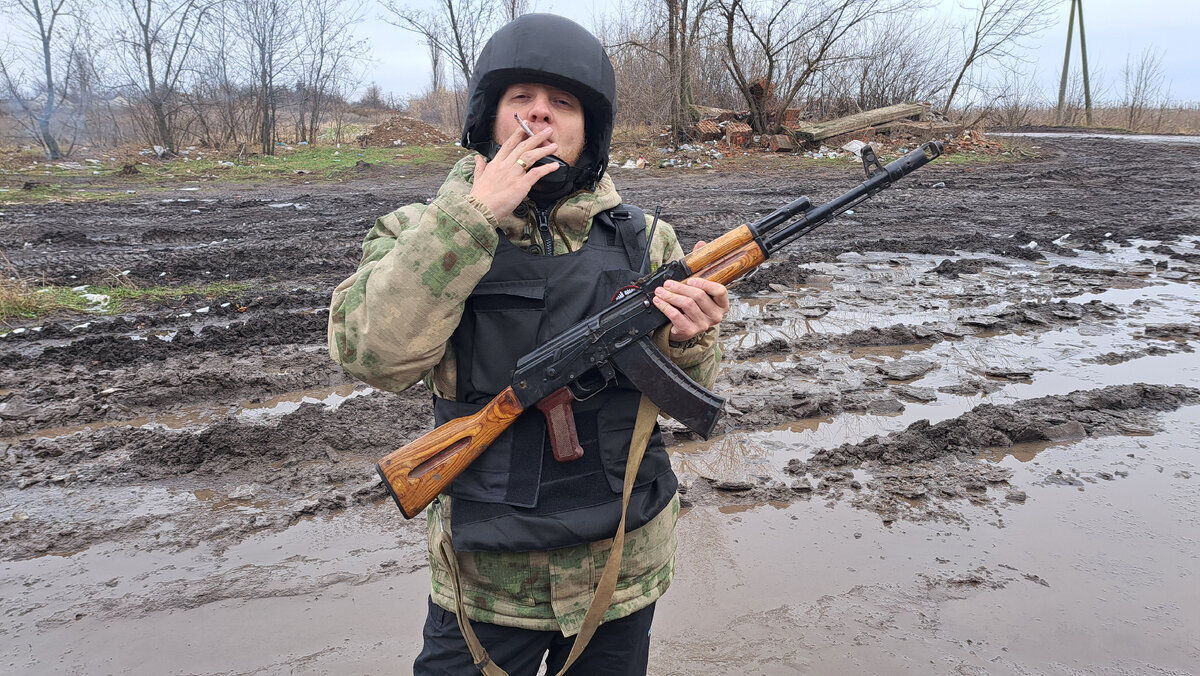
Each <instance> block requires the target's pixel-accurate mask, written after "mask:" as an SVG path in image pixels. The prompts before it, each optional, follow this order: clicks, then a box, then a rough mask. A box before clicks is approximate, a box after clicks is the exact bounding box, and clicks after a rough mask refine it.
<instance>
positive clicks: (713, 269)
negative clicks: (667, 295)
mask: <svg viewBox="0 0 1200 676" xmlns="http://www.w3.org/2000/svg"><path fill="white" fill-rule="evenodd" d="M740 230H745V231H746V234H747V236H748V237H749V241H748V242H746V243H744V244H742V245H741V246H738V247H737V248H736V249H734V250H733V251H729V250H728V249H724V247H720V248H717V245H718V244H720V243H721V240H722V239H724V238H725V237H727V236H728V234H733V233H736V232H738V231H740ZM749 232H750V231H749V228H747V227H746V226H744V225H743V226H742V227H740V228H738V229H737V230H734V231H733V232H732V233H728V234H727V235H725V236H723V237H721V238H720V239H717V240H715V241H713V242H712V243H710V244H708V245H706V246H704V247H702V248H701V249H700V251H697V252H695V253H694V254H693V255H696V254H702V253H704V252H706V251H708V249H709V248H713V249H714V253H716V255H713V256H708V257H706V259H705V261H706V262H705V264H704V265H703V266H700V267H692V264H691V262H690V261H687V260H686V259H685V262H686V263H687V265H688V269H690V270H692V271H694V273H695V274H693V275H692V276H693V277H700V278H702V279H708V280H712V281H714V282H717V283H719V284H725V285H728V284H730V283H731V282H733V281H735V280H738V279H741V278H742V277H743V276H744V275H745V274H746V273H748V272H750V271H751V270H753V269H754V268H756V267H758V266H759V265H761V264H762V262H763V261H764V260H766V256H765V255H764V254H763V251H762V247H760V246H758V242H755V241H754V238H753V237H752V236H749ZM721 251H725V252H727V253H726V254H725V255H724V256H721V255H720V252H721Z"/></svg>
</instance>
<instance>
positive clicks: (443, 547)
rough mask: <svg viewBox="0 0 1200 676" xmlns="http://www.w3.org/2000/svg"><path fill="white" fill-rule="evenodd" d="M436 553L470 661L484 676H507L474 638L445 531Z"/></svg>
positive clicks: (460, 582) (459, 578) (452, 546)
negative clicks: (447, 573) (447, 579)
mask: <svg viewBox="0 0 1200 676" xmlns="http://www.w3.org/2000/svg"><path fill="white" fill-rule="evenodd" d="M438 553H439V554H440V555H441V557H442V562H443V563H445V564H446V567H447V568H449V569H450V581H451V582H452V583H453V584H452V585H451V586H452V587H454V607H455V612H454V617H455V618H456V619H457V620H458V628H459V630H460V631H462V635H463V638H464V639H466V641H467V649H468V650H470V651H471V659H473V660H475V667H476V668H477V669H479V670H480V671H482V672H483V673H484V676H508V672H506V671H504V670H503V669H501V668H500V665H498V664H496V663H495V662H493V661H492V658H491V657H489V656H488V654H487V649H486V648H484V647H483V644H482V643H480V642H479V638H478V637H476V636H475V630H474V629H472V628H471V621H470V620H469V619H467V608H466V605H465V604H464V603H463V600H462V578H461V577H460V575H459V572H458V555H456V554H455V553H454V545H453V544H452V543H451V542H450V536H449V535H447V534H446V530H445V529H444V528H443V529H442V537H441V538H439V539H438Z"/></svg>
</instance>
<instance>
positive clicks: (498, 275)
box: [329, 14, 729, 676]
mask: <svg viewBox="0 0 1200 676" xmlns="http://www.w3.org/2000/svg"><path fill="white" fill-rule="evenodd" d="M615 110H616V83H615V79H614V76H613V70H612V66H611V64H610V62H609V60H608V57H607V55H606V54H605V53H604V50H603V47H602V46H601V44H600V43H599V41H598V40H596V38H595V37H593V36H592V35H591V34H590V33H588V32H587V31H586V30H584V29H583V28H582V27H580V26H578V25H577V24H575V23H573V22H571V21H569V20H567V19H564V18H562V17H557V16H552V15H547V14H530V15H525V16H522V17H521V18H519V19H517V20H515V21H513V22H511V23H509V24H508V25H506V26H504V27H503V28H501V29H500V30H498V31H497V32H496V34H495V35H494V36H492V38H491V40H490V41H489V42H488V44H487V45H486V46H485V47H484V49H483V51H482V52H481V55H480V57H479V62H478V63H477V64H476V67H475V72H474V74H473V76H472V81H471V93H470V99H469V102H468V110H467V119H466V124H465V127H464V131H463V147H465V148H470V149H473V150H477V151H479V154H478V155H472V156H469V157H467V158H464V159H463V160H461V161H459V163H458V164H457V165H456V166H455V167H454V169H453V170H451V172H450V176H449V177H448V178H447V180H446V182H445V183H444V184H443V185H442V187H441V189H439V191H438V195H437V197H436V198H434V199H433V200H432V202H431V203H430V204H429V205H428V206H426V205H422V204H413V205H409V206H406V207H403V208H401V209H399V210H397V211H395V212H393V213H391V214H388V215H386V216H384V217H382V218H380V219H379V220H377V221H376V223H375V226H374V227H373V228H372V229H371V231H370V232H369V233H368V234H367V237H366V240H365V241H364V242H363V257H362V261H361V263H360V265H359V268H358V271H357V272H356V273H355V274H354V275H353V276H351V277H350V278H349V279H347V280H346V281H344V282H343V283H342V284H340V285H339V286H338V288H337V289H336V290H335V292H334V296H333V302H332V307H331V311H330V323H329V346H330V353H331V355H332V357H333V358H334V360H336V361H337V362H339V363H340V364H342V365H343V367H344V368H345V369H346V370H347V371H348V372H350V373H351V374H353V375H354V376H356V377H358V378H361V379H362V380H364V381H366V382H368V383H370V384H371V385H373V386H375V387H379V388H381V389H386V390H391V391H400V390H402V389H404V388H407V387H409V386H411V385H413V384H414V383H416V382H417V381H418V380H422V379H423V380H424V382H425V385H426V387H428V388H429V389H430V390H431V391H432V392H433V393H434V413H435V419H436V422H437V423H438V424H442V423H444V422H446V421H447V420H450V419H453V418H456V417H460V416H463V415H468V414H470V413H473V412H475V411H478V410H479V409H480V408H481V407H482V406H483V404H485V403H486V402H488V401H489V400H490V399H491V398H492V397H493V396H495V395H496V394H497V393H498V392H500V391H501V390H502V389H503V388H504V387H505V386H506V385H508V384H509V379H510V378H511V374H512V370H513V366H514V364H515V363H516V360H517V359H518V358H519V357H521V356H522V355H524V354H526V353H527V352H529V351H530V350H532V349H533V348H535V347H537V346H538V345H539V344H541V343H542V342H544V341H545V340H546V339H547V338H549V337H550V336H553V335H554V334H555V333H557V332H559V331H561V330H562V329H563V328H564V327H567V326H570V325H571V324H573V323H575V322H576V321H578V320H579V319H581V318H583V317H586V316H588V315H589V314H592V313H594V312H596V311H598V310H599V309H601V308H603V307H604V306H606V305H607V304H608V303H609V302H610V300H611V298H612V296H613V294H614V292H616V291H617V290H618V289H620V288H621V287H622V286H624V285H625V284H627V283H629V282H630V281H632V280H634V279H636V278H637V277H639V276H640V275H641V274H643V271H642V270H640V269H639V268H640V267H641V263H642V259H643V256H644V254H645V251H646V248H647V247H649V250H650V251H649V257H648V258H649V261H650V267H651V268H654V267H657V266H658V265H661V264H663V263H665V262H667V261H670V260H675V259H677V258H681V257H682V256H683V252H682V250H681V249H680V246H679V244H678V241H677V239H676V237H675V234H674V232H673V230H672V229H671V228H670V226H669V225H667V224H666V223H663V222H659V223H658V225H657V228H655V231H654V234H653V239H652V240H651V241H649V242H647V237H648V222H647V221H648V220H649V219H647V218H646V217H645V215H644V213H643V212H641V211H640V210H637V209H636V208H633V207H629V206H628V205H622V204H621V200H620V197H619V196H618V195H617V192H616V190H615V188H614V187H613V184H612V181H611V179H610V178H609V177H608V176H607V175H606V174H605V169H606V167H607V165H608V150H609V142H610V140H611V137H612V125H613V118H614V114H615ZM525 127H528V131H527V130H526V129H525ZM654 302H655V304H656V305H657V307H658V308H659V309H660V310H661V311H662V312H663V313H664V314H665V315H666V317H667V318H668V319H669V320H670V322H671V325H670V327H669V331H668V335H667V336H666V339H667V340H665V341H663V342H664V343H665V344H666V345H667V351H668V356H669V357H670V358H671V359H672V360H673V361H674V362H675V363H676V364H677V365H678V366H680V367H681V368H683V369H684V370H685V371H686V372H687V373H688V374H689V375H690V376H691V377H693V378H694V379H695V380H697V381H698V382H700V383H701V384H702V385H706V386H711V385H712V381H713V380H714V378H715V375H716V366H717V362H718V361H719V358H720V353H719V348H718V347H717V328H716V326H717V324H718V323H719V322H720V320H721V318H722V317H723V316H724V313H725V311H726V310H728V308H729V302H728V296H727V293H726V290H725V288H724V287H723V286H721V285H720V284H717V283H714V282H709V281H705V280H689V281H688V282H687V283H683V284H681V283H673V282H672V283H669V284H668V287H667V288H666V289H660V290H659V292H658V295H657V297H656V298H655V301H654ZM640 398H641V395H640V393H638V392H637V391H636V390H635V389H634V388H633V387H632V385H631V384H630V383H629V382H628V381H627V380H626V379H624V378H623V377H619V378H618V379H617V381H616V382H611V383H608V384H607V386H606V387H604V388H603V389H602V390H600V391H599V392H598V393H597V394H595V395H594V396H591V397H589V398H587V399H585V400H583V401H574V402H572V407H573V411H574V417H575V423H576V426H577V430H578V436H579V441H580V444H581V446H582V447H583V449H584V454H583V457H582V458H579V459H577V460H572V461H569V462H557V461H556V460H555V459H554V458H553V455H552V453H551V449H550V447H549V442H548V441H547V439H546V437H547V434H546V423H545V421H544V419H543V417H542V414H541V413H540V412H539V411H536V410H535V411H532V412H529V413H526V414H525V415H523V416H521V417H520V418H519V419H518V420H517V422H516V423H514V424H513V425H512V426H511V427H510V428H509V429H508V430H507V431H506V432H505V433H504V434H502V435H501V436H500V437H499V438H498V439H497V440H496V441H495V442H494V443H493V444H492V445H491V446H489V447H488V449H487V450H486V451H485V452H484V453H483V455H481V456H480V457H479V458H478V459H477V460H476V461H475V462H474V463H472V465H471V466H470V467H468V468H467V470H466V471H464V472H463V474H461V475H460V476H459V477H458V478H456V479H455V480H454V482H453V483H452V485H451V487H450V489H449V490H448V491H447V492H446V493H445V494H443V495H442V496H440V497H439V498H438V499H437V500H436V501H435V502H434V503H433V504H432V505H431V506H430V508H429V510H428V512H427V518H428V523H429V531H430V555H431V556H430V569H431V574H432V593H431V596H430V600H429V603H428V616H427V619H426V624H425V629H424V641H425V643H424V649H423V651H422V652H421V654H420V656H419V657H418V658H417V661H416V664H415V671H416V672H417V673H419V674H464V673H473V672H474V671H475V664H476V663H477V662H481V663H483V662H488V661H489V660H490V661H491V662H492V663H494V664H499V665H500V666H501V667H503V668H504V669H506V670H507V671H508V673H510V674H529V675H530V676H532V675H533V674H536V673H537V671H538V668H539V666H540V664H541V662H542V660H543V658H544V659H545V661H546V663H547V665H548V669H549V673H552V674H553V673H557V672H558V671H559V669H560V668H562V666H563V665H564V664H565V663H566V661H567V655H568V652H569V651H570V648H571V645H572V642H573V639H572V638H571V637H573V636H575V635H576V634H578V633H580V628H581V626H582V624H583V620H584V616H585V613H586V611H587V609H588V606H589V604H590V602H591V601H592V597H593V593H594V591H595V588H596V584H597V580H598V579H599V578H600V575H601V571H602V570H603V569H604V566H605V563H606V562H607V561H608V560H609V554H610V551H609V550H610V548H611V542H612V539H613V536H614V534H615V532H616V529H617V526H618V523H619V522H620V519H621V515H622V484H623V482H624V475H625V462H626V458H627V456H628V454H629V446H630V441H631V438H632V436H633V427H634V420H635V418H636V417H637V416H636V414H637V409H638V403H639V400H640ZM676 489H677V480H676V478H675V475H674V473H673V472H672V471H671V465H670V460H669V459H668V457H667V454H666V451H665V449H664V448H663V443H662V440H661V437H660V435H659V434H658V432H657V429H655V431H654V434H653V435H652V437H651V439H650V442H649V444H648V447H647V448H646V451H645V455H644V458H643V460H642V461H641V465H640V468H639V469H638V470H637V473H636V482H635V486H634V488H633V491H632V494H631V498H630V501H629V505H628V509H627V511H626V516H625V518H626V528H627V533H626V536H625V545H624V547H623V549H622V551H621V552H619V553H617V554H619V555H620V559H619V560H620V562H621V563H620V576H619V578H618V580H617V584H616V589H615V591H614V592H613V594H612V599H611V603H610V604H609V605H608V609H607V611H606V612H605V613H604V615H603V624H601V625H600V626H599V628H598V629H597V630H596V632H595V634H594V635H593V636H592V638H591V640H590V642H589V643H588V644H587V648H586V650H585V651H584V652H583V653H582V655H581V656H580V657H579V659H578V661H577V662H576V663H575V665H574V666H573V667H571V672H570V673H571V674H629V673H644V672H645V670H646V661H647V655H648V650H649V628H650V622H651V619H652V617H653V612H654V603H655V601H657V599H658V598H659V597H660V596H661V595H662V593H663V592H664V591H665V590H666V588H667V586H668V585H669V584H670V581H671V577H672V574H673V572H674V552H675V535H674V528H675V521H676V518H677V515H678V510H679V501H678V496H677V494H676ZM443 538H445V540H444V542H445V543H447V548H446V549H443V545H442V543H443ZM451 547H452V549H450V548H451ZM446 551H449V554H446ZM614 560H617V558H616V556H614ZM456 578H457V579H456ZM456 582H457V584H456ZM459 615H463V617H459ZM468 620H469V622H468ZM464 629H465V630H466V631H465V632H464V631H463V630H464ZM464 633H465V634H466V636H465V637H464ZM585 633H586V632H585ZM475 637H477V639H478V644H479V645H474V641H475ZM469 643H470V644H472V645H471V646H469V645H468V644H469ZM480 646H481V647H480ZM483 651H486V652H487V656H486V657H484V656H482V654H483ZM472 652H475V653H476V654H475V655H474V656H473V655H472ZM480 668H481V669H482V668H483V666H481V667H480ZM489 668H494V667H489ZM485 673H486V672H485Z"/></svg>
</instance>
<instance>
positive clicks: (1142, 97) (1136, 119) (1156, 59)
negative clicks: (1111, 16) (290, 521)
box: [1121, 49, 1168, 131]
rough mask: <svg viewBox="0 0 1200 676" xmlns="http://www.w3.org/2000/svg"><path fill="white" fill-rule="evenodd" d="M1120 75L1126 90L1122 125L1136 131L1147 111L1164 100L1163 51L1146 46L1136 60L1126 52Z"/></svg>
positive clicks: (1165, 98) (1161, 103)
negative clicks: (1159, 51)
mask: <svg viewBox="0 0 1200 676" xmlns="http://www.w3.org/2000/svg"><path fill="white" fill-rule="evenodd" d="M1123 74H1124V81H1125V92H1124V95H1123V96H1122V100H1121V104H1122V106H1123V107H1124V108H1125V122H1126V124H1125V126H1126V128H1127V129H1130V130H1131V131H1137V130H1139V129H1141V127H1142V125H1143V124H1144V123H1145V116H1146V111H1147V110H1149V109H1150V108H1152V107H1154V106H1159V107H1162V106H1164V105H1165V104H1166V102H1167V98H1168V97H1167V95H1166V93H1165V90H1164V83H1165V77H1164V75H1163V65H1162V54H1161V53H1158V52H1155V51H1154V50H1153V49H1146V50H1145V51H1143V52H1142V54H1141V56H1139V57H1138V58H1137V61H1136V62H1135V61H1134V60H1133V56H1132V55H1127V56H1126V57H1125V69H1124V71H1123Z"/></svg>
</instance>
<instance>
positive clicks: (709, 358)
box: [646, 214, 722, 388]
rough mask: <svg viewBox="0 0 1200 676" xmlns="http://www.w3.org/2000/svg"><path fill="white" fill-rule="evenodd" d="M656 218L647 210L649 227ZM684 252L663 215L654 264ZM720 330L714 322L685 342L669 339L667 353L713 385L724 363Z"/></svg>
mask: <svg viewBox="0 0 1200 676" xmlns="http://www.w3.org/2000/svg"><path fill="white" fill-rule="evenodd" d="M652 220H653V217H652V216H650V215H649V214H647V215H646V223H647V228H649V224H650V223H651V222H652ZM683 255H684V254H683V247H682V246H680V244H679V237H678V236H676V235H675V229H674V228H672V227H671V225H670V224H669V223H667V222H666V221H663V220H662V219H659V221H658V227H657V228H656V229H655V231H654V239H653V240H651V242H650V266H651V268H652V269H658V266H660V265H663V264H664V263H670V262H671V261H676V260H679V259H681V258H683ZM662 330H663V331H669V330H670V327H664V328H663V329H662ZM720 332H721V327H720V326H714V327H712V328H711V329H709V330H707V331H705V332H704V333H702V334H700V335H698V336H696V337H695V338H692V339H691V340H689V341H687V342H685V343H669V344H668V349H667V357H669V358H670V359H671V361H673V362H675V365H676V366H678V367H679V368H681V369H683V372H684V373H686V374H688V377H690V378H691V379H692V380H694V381H696V382H697V383H699V384H700V385H703V386H704V387H709V388H711V387H712V386H713V384H714V383H715V382H716V381H717V368H718V366H719V365H720V363H721V356H722V354H721V342H720Z"/></svg>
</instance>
